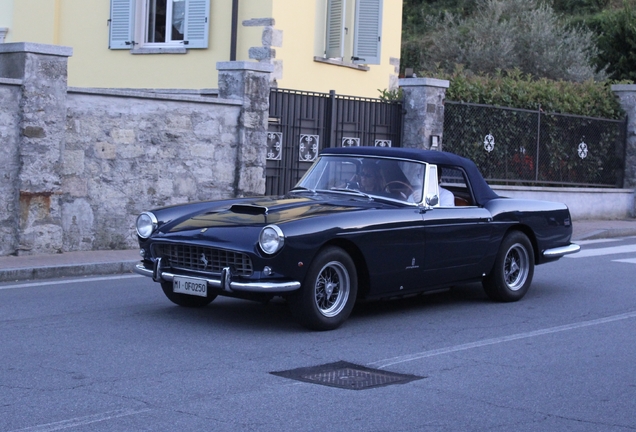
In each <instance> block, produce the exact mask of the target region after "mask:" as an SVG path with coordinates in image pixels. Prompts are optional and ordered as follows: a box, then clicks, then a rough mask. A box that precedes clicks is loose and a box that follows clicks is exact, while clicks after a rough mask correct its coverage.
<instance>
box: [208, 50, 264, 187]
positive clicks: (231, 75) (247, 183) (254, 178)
mask: <svg viewBox="0 0 636 432" xmlns="http://www.w3.org/2000/svg"><path fill="white" fill-rule="evenodd" d="M216 68H217V70H218V71H219V97H220V98H223V99H235V100H241V101H242V102H243V106H242V108H241V114H240V118H239V125H238V149H237V161H236V165H237V166H236V180H235V188H234V190H235V195H236V196H237V197H241V196H250V195H263V194H264V193H265V168H266V161H267V120H268V118H269V93H270V73H271V72H272V71H273V70H274V67H273V66H272V65H271V64H268V63H256V62H241V61H237V62H219V63H217V65H216Z"/></svg>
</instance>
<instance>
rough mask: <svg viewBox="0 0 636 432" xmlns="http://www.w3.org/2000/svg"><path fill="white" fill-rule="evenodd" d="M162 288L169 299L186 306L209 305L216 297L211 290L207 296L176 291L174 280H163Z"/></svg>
mask: <svg viewBox="0 0 636 432" xmlns="http://www.w3.org/2000/svg"><path fill="white" fill-rule="evenodd" d="M161 289H162V290H163V293H164V294H165V295H166V297H168V300H170V301H171V302H172V303H174V304H177V305H179V306H184V307H191V308H198V307H203V306H207V305H209V304H210V303H212V301H214V299H215V298H216V295H215V294H210V293H209V292H208V296H207V297H199V296H193V295H187V294H179V293H175V292H173V291H172V282H169V281H163V282H161Z"/></svg>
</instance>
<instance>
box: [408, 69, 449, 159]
mask: <svg viewBox="0 0 636 432" xmlns="http://www.w3.org/2000/svg"><path fill="white" fill-rule="evenodd" d="M398 83H399V85H400V87H401V88H402V91H403V93H404V102H403V107H404V110H405V111H406V113H405V114H404V131H403V134H402V146H403V147H412V148H420V149H430V148H431V142H432V141H433V140H434V139H435V138H431V137H437V140H438V141H437V143H438V145H437V148H433V149H434V150H441V149H442V135H443V133H444V99H445V98H446V89H447V88H448V86H449V84H450V83H449V82H448V81H446V80H439V79H434V78H402V79H400V80H399V82H398ZM433 143H434V141H433Z"/></svg>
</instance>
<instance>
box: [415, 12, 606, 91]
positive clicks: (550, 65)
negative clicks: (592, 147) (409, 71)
mask: <svg viewBox="0 0 636 432" xmlns="http://www.w3.org/2000/svg"><path fill="white" fill-rule="evenodd" d="M426 25H427V26H428V27H429V28H431V29H432V31H430V32H428V33H426V34H424V35H421V36H419V37H417V38H416V37H414V38H412V39H411V40H410V41H408V43H407V44H406V46H405V49H406V51H407V53H408V54H409V56H408V57H407V58H406V59H405V60H406V61H407V62H413V63H414V64H412V65H411V64H408V63H407V62H405V63H404V66H405V67H414V69H416V70H426V71H435V70H440V69H441V70H442V71H446V72H449V71H452V70H453V69H454V68H455V66H456V65H457V64H462V65H463V67H464V68H465V69H466V70H470V71H472V72H474V73H480V74H484V73H485V74H492V73H495V72H496V71H497V70H510V69H515V68H516V69H519V70H520V71H521V72H523V73H525V74H529V75H531V76H533V77H536V78H548V79H553V80H567V81H577V82H581V81H585V80H588V79H592V78H597V79H601V78H604V75H603V73H602V72H601V73H597V72H596V71H595V68H594V65H593V64H592V63H593V61H592V59H593V58H594V57H595V55H596V53H597V49H596V46H595V44H594V36H593V33H592V32H591V31H589V30H584V29H583V28H580V27H574V28H572V27H568V26H567V25H566V24H564V23H562V22H561V21H560V19H559V17H558V15H557V14H556V13H555V12H554V10H553V9H552V8H551V7H550V6H549V5H547V4H545V3H542V2H539V1H538V0H478V1H477V3H476V6H475V12H474V13H473V14H472V15H470V16H468V17H460V16H458V15H456V14H453V13H445V14H444V15H443V16H442V18H441V19H439V18H438V17H435V16H433V17H431V16H428V17H427V18H426Z"/></svg>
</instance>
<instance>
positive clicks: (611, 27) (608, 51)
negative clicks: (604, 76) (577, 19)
mask: <svg viewBox="0 0 636 432" xmlns="http://www.w3.org/2000/svg"><path fill="white" fill-rule="evenodd" d="M590 26H591V27H593V28H595V29H596V30H597V32H598V33H599V34H600V36H599V38H598V47H599V54H598V56H597V58H596V65H597V67H598V68H599V69H600V68H606V70H607V73H608V74H609V76H610V78H612V79H616V80H636V10H635V8H634V7H633V6H630V5H629V4H627V3H625V6H624V7H623V8H622V9H619V10H615V11H607V12H604V13H602V14H599V15H597V16H596V17H595V18H594V19H593V20H591V22H590Z"/></svg>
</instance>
